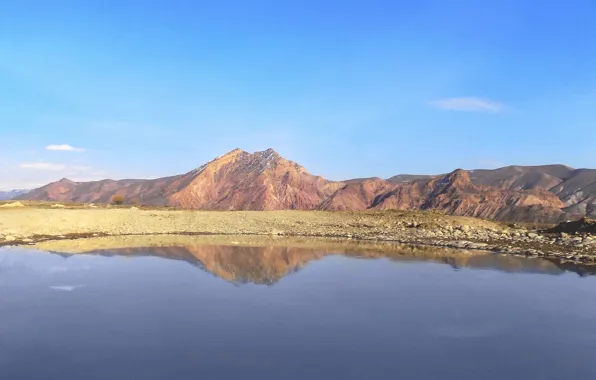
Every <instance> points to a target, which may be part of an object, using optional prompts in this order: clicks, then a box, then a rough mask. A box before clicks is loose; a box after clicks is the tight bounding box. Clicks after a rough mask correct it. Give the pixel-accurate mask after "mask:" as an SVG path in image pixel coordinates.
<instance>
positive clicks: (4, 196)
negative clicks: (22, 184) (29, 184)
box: [0, 189, 29, 201]
mask: <svg viewBox="0 0 596 380" xmlns="http://www.w3.org/2000/svg"><path fill="white" fill-rule="evenodd" d="M28 192H29V190H24V189H16V190H8V191H0V201H6V200H9V199H13V198H16V197H18V196H21V195H24V194H27V193H28Z"/></svg>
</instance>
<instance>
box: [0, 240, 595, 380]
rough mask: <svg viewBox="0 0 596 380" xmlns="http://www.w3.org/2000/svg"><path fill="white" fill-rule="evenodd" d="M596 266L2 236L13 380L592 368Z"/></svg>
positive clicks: (477, 256)
mask: <svg viewBox="0 0 596 380" xmlns="http://www.w3.org/2000/svg"><path fill="white" fill-rule="evenodd" d="M81 244H82V243H81ZM43 249H45V250H48V251H50V252H46V251H44V250H43ZM74 251H77V252H76V253H75V252H74ZM82 253H84V254H82ZM594 269H595V268H590V267H578V266H575V265H573V264H560V263H556V262H552V261H548V260H543V259H528V258H521V257H512V256H503V255H495V254H490V253H479V252H475V253H471V252H461V251H448V250H440V251H439V250H437V249H428V248H426V249H422V248H416V247H404V248H399V249H393V250H392V251H391V252H383V250H380V249H379V248H378V247H377V246H375V247H374V248H370V249H367V248H366V247H365V246H357V247H356V246H354V247H352V246H350V245H339V246H325V245H324V244H321V246H320V247H318V246H316V244H315V245H313V244H309V245H307V246H304V245H303V246H292V245H290V243H288V245H284V243H283V242H281V243H280V242H276V243H275V245H269V246H254V245H251V246H243V245H242V243H237V242H236V243H235V244H227V245H223V244H222V245H220V244H219V243H218V244H209V243H208V242H205V240H204V239H203V240H202V241H201V242H200V243H196V244H186V245H174V246H172V245H170V246H148V247H145V248H143V247H139V246H132V247H130V246H129V247H117V245H116V246H113V244H112V246H110V245H109V244H108V245H105V244H104V245H102V244H98V245H97V246H96V247H92V248H89V247H87V248H84V247H79V248H76V247H75V248H68V249H67V247H66V246H60V247H58V246H56V247H51V246H47V247H45V248H44V247H43V246H42V247H37V248H35V247H32V248H3V249H0V379H10V380H18V379H60V380H82V379H85V380H92V379H102V380H104V379H105V380H108V379H109V380H119V379H126V380H131V379H143V380H146V379H195V378H196V379H199V378H203V379H238V378H243V379H310V380H312V379H394V378H403V379H474V380H477V379H572V378H579V379H589V378H592V379H594V378H596V360H595V358H596V277H595V276H593V274H594Z"/></svg>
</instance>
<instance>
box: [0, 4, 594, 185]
mask: <svg viewBox="0 0 596 380" xmlns="http://www.w3.org/2000/svg"><path fill="white" fill-rule="evenodd" d="M237 147H239V148H242V149H244V150H248V151H255V150H264V149H266V148H269V147H272V148H274V149H276V150H277V151H278V152H279V153H280V154H281V155H282V156H285V157H286V158H289V159H292V160H294V161H297V162H298V163H300V164H302V165H304V166H305V167H306V168H307V169H308V170H309V171H310V172H311V173H313V174H319V175H323V176H325V177H327V178H330V179H338V180H339V179H346V178H353V177H363V176H381V177H388V176H391V175H394V174H398V173H442V172H447V171H451V170H453V169H455V168H458V167H461V168H467V169H473V168H490V167H496V166H501V165H511V164H523V165H531V164H547V163H563V164H567V165H570V166H574V167H596V1H594V0H568V1H542V0H540V1H539V0H533V1H530V0H526V1H524V0H484V1H480V0H451V1H445V0H417V1H399V0H389V1H379V0H361V1H355V0H337V1H335V0H333V1H332V0H296V1H292V0H271V1H260V0H236V1H231V0H217V1H215V0H214V1H200V0H191V1H174V0H169V1H158V0H152V1H145V0H138V1H126V0H114V1H109V0H107V1H106V0H104V1H91V0H73V1H63V0H54V1H46V0H39V1H27V0H19V1H2V2H0V188H13V187H31V186H36V185H40V184H44V183H47V182H49V181H52V180H57V179H60V178H62V177H65V176H66V177H69V178H71V179H75V180H88V179H99V178H105V177H110V178H125V177H132V178H143V177H158V176H165V175H172V174H178V173H184V172H186V171H188V170H191V169H192V168H194V167H197V166H199V165H201V164H202V163H204V162H206V161H208V160H210V159H212V158H213V157H215V156H219V155H221V154H223V153H225V152H227V151H229V150H231V149H234V148H237Z"/></svg>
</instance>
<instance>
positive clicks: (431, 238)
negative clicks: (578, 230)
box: [0, 207, 596, 265]
mask: <svg viewBox="0 0 596 380" xmlns="http://www.w3.org/2000/svg"><path fill="white" fill-rule="evenodd" d="M133 235H139V236H144V235H149V236H151V235H156V236H158V235H186V236H192V235H202V236H216V235H221V236H233V235H236V236H263V237H265V236H280V237H281V236H285V237H297V238H308V237H312V238H333V239H345V240H353V241H363V242H387V243H396V244H406V245H420V246H428V247H440V248H453V249H466V250H482V251H492V252H495V253H504V254H511V255H518V256H529V257H543V258H553V259H558V260H563V261H568V262H574V263H578V264H589V265H595V264H596V237H592V236H591V235H590V234H580V235H568V234H552V233H550V234H549V233H542V232H539V231H538V230H535V229H527V228H524V227H519V226H517V227H512V226H511V225H506V224H504V223H500V222H492V221H486V220H481V219H475V218H469V217H457V216H447V215H443V214H438V213H433V212H411V211H381V212H366V211H364V212H324V211H172V210H155V209H151V210H140V209H136V208H133V209H130V208H127V209H123V208H118V209H106V208H103V209H91V210H90V209H84V208H81V209H48V208H39V207H21V208H14V209H3V210H0V246H8V245H12V246H14V245H32V244H35V243H40V242H45V241H55V240H77V239H88V238H94V237H108V236H109V237H118V236H133Z"/></svg>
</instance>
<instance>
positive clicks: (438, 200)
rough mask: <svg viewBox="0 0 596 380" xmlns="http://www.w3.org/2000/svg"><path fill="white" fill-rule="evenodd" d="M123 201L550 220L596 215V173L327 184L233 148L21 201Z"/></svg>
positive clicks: (539, 169)
mask: <svg viewBox="0 0 596 380" xmlns="http://www.w3.org/2000/svg"><path fill="white" fill-rule="evenodd" d="M116 194H119V195H122V196H123V197H124V199H125V203H128V204H130V203H140V204H145V205H159V206H166V205H167V206H175V207H179V208H185V209H202V210H282V209H297V210H313V209H317V210H328V211H343V210H392V209H398V210H438V211H441V212H444V213H448V214H453V215H462V216H474V217H480V218H488V219H496V220H511V221H530V222H549V223H555V222H559V221H561V220H565V219H578V218H580V217H582V216H584V215H588V216H593V215H594V214H595V213H596V170H590V169H573V168H569V167H567V166H563V165H548V166H510V167H505V168H500V169H495V170H471V171H465V170H461V169H458V170H455V171H453V172H451V173H448V174H442V175H397V176H394V177H391V178H388V179H382V178H377V177H372V178H359V179H354V180H347V181H341V182H339V181H329V180H326V179H325V178H322V177H320V176H316V175H312V174H310V173H309V172H308V171H307V170H306V169H305V168H304V167H302V166H300V165H298V164H297V163H295V162H293V161H290V160H287V159H285V158H283V157H281V156H280V155H279V154H278V153H277V152H275V151H274V150H272V149H267V150H266V151H262V152H255V153H248V152H245V151H243V150H241V149H235V150H233V151H231V152H229V153H227V154H225V155H223V156H221V157H218V158H216V159H214V160H212V161H210V162H208V163H206V164H204V165H202V166H200V167H198V168H196V169H194V170H192V171H190V172H188V173H186V174H182V175H176V176H172V177H166V178H158V179H152V180H137V179H127V180H120V181H114V180H102V181H94V182H73V181H70V180H68V179H65V178H63V179H61V180H60V181H57V182H53V183H50V184H48V185H46V186H44V187H41V188H39V189H35V190H32V191H31V192H29V193H28V194H25V195H21V196H19V197H18V198H19V199H29V200H48V201H58V202H80V203H86V202H98V203H107V202H110V200H111V198H112V197H113V196H114V195H116Z"/></svg>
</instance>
